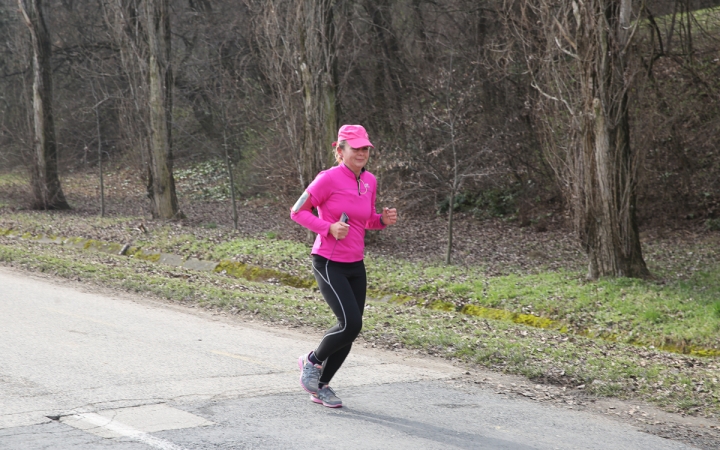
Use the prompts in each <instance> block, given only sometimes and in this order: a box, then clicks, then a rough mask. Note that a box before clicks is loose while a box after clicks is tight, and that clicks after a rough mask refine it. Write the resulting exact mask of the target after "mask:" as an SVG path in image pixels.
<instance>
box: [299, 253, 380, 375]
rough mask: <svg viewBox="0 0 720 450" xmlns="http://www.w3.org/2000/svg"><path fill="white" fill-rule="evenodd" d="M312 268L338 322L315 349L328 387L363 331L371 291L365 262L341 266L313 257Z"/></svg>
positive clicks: (337, 263)
mask: <svg viewBox="0 0 720 450" xmlns="http://www.w3.org/2000/svg"><path fill="white" fill-rule="evenodd" d="M312 265H313V274H315V279H316V280H317V283H318V286H319V287H320V292H321V293H322V295H323V297H325V301H326V302H327V304H328V305H329V306H330V309H332V311H333V313H335V317H337V320H338V323H337V324H336V325H335V326H334V327H332V328H330V329H329V330H328V331H327V333H325V336H324V337H323V339H322V341H320V345H318V347H317V349H316V350H315V357H317V359H318V360H320V361H324V364H323V366H324V367H323V372H322V375H321V376H320V383H323V384H328V383H330V380H331V379H332V377H333V375H335V372H337V371H338V369H339V368H340V366H342V363H343V361H345V358H346V357H347V355H348V353H350V348H351V347H352V343H353V341H354V340H355V338H356V337H357V336H358V334H360V330H361V329H362V315H363V311H364V310H365V291H366V289H367V278H366V276H365V263H364V262H363V261H358V262H353V263H341V262H335V261H330V260H328V259H327V258H324V257H322V256H320V255H313V261H312Z"/></svg>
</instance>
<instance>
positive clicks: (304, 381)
mask: <svg viewBox="0 0 720 450" xmlns="http://www.w3.org/2000/svg"><path fill="white" fill-rule="evenodd" d="M298 367H300V386H302V388H303V389H305V390H306V391H308V392H309V393H311V394H314V393H316V392H317V391H318V383H319V382H320V374H321V373H322V366H321V365H319V364H313V363H312V362H310V361H309V360H308V355H302V356H301V357H300V358H298Z"/></svg>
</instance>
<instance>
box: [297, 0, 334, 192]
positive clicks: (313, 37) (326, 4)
mask: <svg viewBox="0 0 720 450" xmlns="http://www.w3.org/2000/svg"><path fill="white" fill-rule="evenodd" d="M334 9H335V0H298V2H297V18H298V21H297V24H296V27H297V28H296V30H297V31H296V32H297V36H298V40H297V43H298V63H299V69H300V74H301V79H302V85H303V98H304V102H303V104H304V106H305V109H304V111H305V120H304V129H303V131H304V132H303V144H302V152H301V155H302V158H301V161H302V170H303V178H304V180H305V184H308V183H310V181H311V180H312V179H313V178H315V175H317V174H318V172H320V171H321V170H323V169H324V168H325V167H326V165H328V164H329V163H332V161H333V158H332V153H331V152H330V151H322V150H319V149H323V148H327V149H329V148H330V147H329V143H330V142H332V141H334V140H335V133H336V132H337V129H338V119H337V92H336V86H337V55H336V53H335V24H334V20H333V12H334Z"/></svg>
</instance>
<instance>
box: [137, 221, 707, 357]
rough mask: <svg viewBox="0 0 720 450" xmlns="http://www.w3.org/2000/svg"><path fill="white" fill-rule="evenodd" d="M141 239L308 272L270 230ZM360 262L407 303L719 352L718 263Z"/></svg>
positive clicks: (294, 249)
mask: <svg viewBox="0 0 720 450" xmlns="http://www.w3.org/2000/svg"><path fill="white" fill-rule="evenodd" d="M144 244H146V245H148V246H152V247H154V248H157V249H158V250H161V251H166V252H174V253H178V254H182V255H193V256H195V257H198V258H201V259H209V260H223V259H239V260H242V261H243V262H248V263H252V264H256V265H259V266H262V267H266V266H267V267H273V268H277V269H279V270H281V271H284V272H288V273H290V274H293V275H295V276H297V275H301V276H305V277H308V278H310V276H311V275H310V273H309V271H308V270H307V268H308V265H307V255H308V253H309V247H308V246H307V245H305V244H302V243H298V242H294V241H286V240H278V239H276V238H275V236H268V237H266V238H236V239H232V240H228V241H221V242H214V241H213V240H210V239H203V238H201V237H198V236H195V235H190V234H182V235H173V234H172V233H171V232H170V230H169V229H165V230H163V231H161V232H158V233H156V234H155V235H154V236H153V237H152V239H149V240H148V241H146V242H144ZM711 256H713V255H711ZM715 257H717V255H715ZM683 264H685V262H684V261H683V260H681V259H678V261H677V265H676V267H668V268H663V267H660V266H658V267H656V268H655V269H656V270H655V272H659V273H660V274H662V273H663V272H672V271H673V270H678V269H679V266H681V265H683ZM366 265H367V268H368V279H369V285H368V288H369V289H370V290H371V291H374V292H380V293H384V294H390V295H391V296H392V294H395V295H396V296H397V297H396V299H400V300H405V301H410V302H411V303H412V304H417V303H421V304H424V305H426V306H429V305H433V304H434V305H435V306H436V307H438V308H442V309H448V308H450V309H454V310H458V311H459V310H462V309H463V308H465V307H466V306H467V305H471V306H477V307H483V308H491V309H499V310H504V311H508V312H511V313H516V314H525V315H531V316H537V317H542V318H546V319H549V321H551V322H552V324H553V325H551V326H556V327H557V328H563V327H564V329H566V330H568V331H572V332H575V333H579V334H584V335H589V336H597V337H603V338H606V339H611V340H619V341H623V342H627V343H634V344H638V345H646V346H650V345H652V346H655V347H660V348H665V349H668V350H671V351H678V352H696V353H698V354H707V353H708V352H710V354H718V355H720V321H718V320H717V319H718V313H717V312H716V311H717V308H718V306H717V304H718V303H717V299H718V298H720V263H717V262H716V263H715V264H712V265H710V266H707V267H706V268H705V269H704V270H694V271H691V273H692V274H691V275H690V276H689V277H687V278H676V279H665V280H664V281H663V282H662V283H659V282H657V281H644V280H636V279H630V278H618V279H603V280H600V281H597V282H588V281H586V280H585V278H584V274H583V273H578V272H570V271H555V272H541V273H536V274H527V273H525V274H522V273H517V274H510V275H505V276H496V277H488V276H486V275H485V271H484V269H483V267H462V266H444V265H437V264H429V263H426V264H420V263H416V262H412V263H411V262H407V261H403V260H400V259H396V258H387V257H385V258H382V259H381V258H378V257H374V255H372V254H371V253H370V254H368V256H367V258H366ZM438 302H442V303H438ZM448 305H450V306H448ZM546 323H547V324H548V325H549V326H550V323H549V322H546Z"/></svg>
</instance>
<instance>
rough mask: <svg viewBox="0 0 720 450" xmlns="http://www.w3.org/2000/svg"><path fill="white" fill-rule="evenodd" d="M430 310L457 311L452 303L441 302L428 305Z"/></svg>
mask: <svg viewBox="0 0 720 450" xmlns="http://www.w3.org/2000/svg"><path fill="white" fill-rule="evenodd" d="M428 308H429V309H433V310H435V311H455V309H456V308H455V305H453V304H452V303H450V302H443V301H441V300H437V301H434V302H432V303H430V304H429V305H428Z"/></svg>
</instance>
